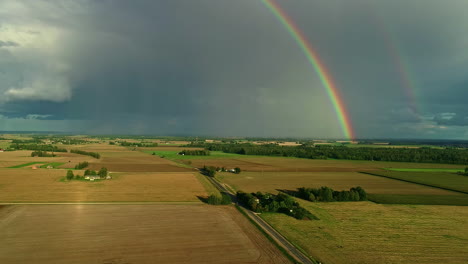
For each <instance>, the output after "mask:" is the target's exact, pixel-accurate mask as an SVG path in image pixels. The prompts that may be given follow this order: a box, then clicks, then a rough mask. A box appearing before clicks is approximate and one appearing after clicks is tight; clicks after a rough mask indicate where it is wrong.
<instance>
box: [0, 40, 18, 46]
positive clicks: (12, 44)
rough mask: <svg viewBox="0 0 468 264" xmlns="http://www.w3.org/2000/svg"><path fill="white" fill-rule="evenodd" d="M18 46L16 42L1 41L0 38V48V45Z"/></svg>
mask: <svg viewBox="0 0 468 264" xmlns="http://www.w3.org/2000/svg"><path fill="white" fill-rule="evenodd" d="M17 46H19V44H18V43H16V42H14V41H3V40H0V48H1V47H17Z"/></svg>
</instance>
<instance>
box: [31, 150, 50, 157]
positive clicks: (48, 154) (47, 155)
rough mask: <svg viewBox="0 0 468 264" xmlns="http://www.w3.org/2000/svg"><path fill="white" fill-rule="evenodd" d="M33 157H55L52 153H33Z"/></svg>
mask: <svg viewBox="0 0 468 264" xmlns="http://www.w3.org/2000/svg"><path fill="white" fill-rule="evenodd" d="M31 157H55V155H54V154H52V153H47V152H45V151H40V150H38V151H33V152H31Z"/></svg>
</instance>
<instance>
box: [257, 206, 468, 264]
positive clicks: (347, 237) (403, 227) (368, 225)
mask: <svg viewBox="0 0 468 264" xmlns="http://www.w3.org/2000/svg"><path fill="white" fill-rule="evenodd" d="M301 204H302V205H303V206H304V207H306V208H307V209H308V210H310V211H311V212H312V213H313V214H314V215H316V216H318V217H319V218H320V220H314V221H301V220H296V219H294V218H292V217H288V216H286V215H283V214H271V213H269V214H262V215H261V217H262V218H263V219H265V220H266V221H267V222H269V223H270V224H271V225H272V226H273V227H274V228H275V229H277V230H279V231H280V232H281V233H282V234H283V235H285V236H286V238H288V239H289V240H290V241H292V242H293V243H294V244H297V245H299V246H300V247H301V248H302V249H304V250H305V251H306V252H308V253H309V254H310V255H311V256H313V258H315V259H318V260H320V261H322V262H324V263H372V264H373V263H466V257H467V246H466V245H467V242H468V207H464V206H462V207H458V206H427V205H421V206H418V205H411V206H407V205H381V204H373V203H370V202H349V203H346V202H343V203H311V202H306V201H301Z"/></svg>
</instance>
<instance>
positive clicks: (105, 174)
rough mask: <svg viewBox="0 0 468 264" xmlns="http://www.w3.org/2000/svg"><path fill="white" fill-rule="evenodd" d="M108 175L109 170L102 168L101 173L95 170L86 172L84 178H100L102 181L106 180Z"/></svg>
mask: <svg viewBox="0 0 468 264" xmlns="http://www.w3.org/2000/svg"><path fill="white" fill-rule="evenodd" d="M107 174H108V171H107V168H101V169H100V170H99V171H95V170H85V172H84V176H88V175H90V176H99V177H100V178H101V179H104V178H106V176H107Z"/></svg>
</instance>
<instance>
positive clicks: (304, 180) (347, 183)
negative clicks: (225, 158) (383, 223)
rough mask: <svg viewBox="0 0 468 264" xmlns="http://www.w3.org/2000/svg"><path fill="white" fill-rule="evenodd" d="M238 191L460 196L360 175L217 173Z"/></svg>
mask: <svg viewBox="0 0 468 264" xmlns="http://www.w3.org/2000/svg"><path fill="white" fill-rule="evenodd" d="M216 177H217V178H218V179H221V181H223V182H225V183H227V184H229V185H230V186H231V187H233V188H235V189H236V190H242V191H245V192H256V191H262V192H273V193H276V192H277V190H280V189H288V190H295V189H296V188H299V187H313V188H319V187H321V186H328V187H331V188H333V189H335V190H348V189H349V188H351V187H356V186H361V187H362V188H364V189H365V190H366V191H367V192H368V193H375V194H413V195H420V194H421V195H461V194H457V193H452V192H450V191H445V190H441V189H437V188H431V187H426V186H421V185H418V184H413V183H406V182H402V181H398V180H392V179H386V178H383V177H376V176H371V175H366V174H362V173H357V172H263V173H261V172H242V173H241V174H233V173H227V172H226V173H218V175H217V176H216Z"/></svg>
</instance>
